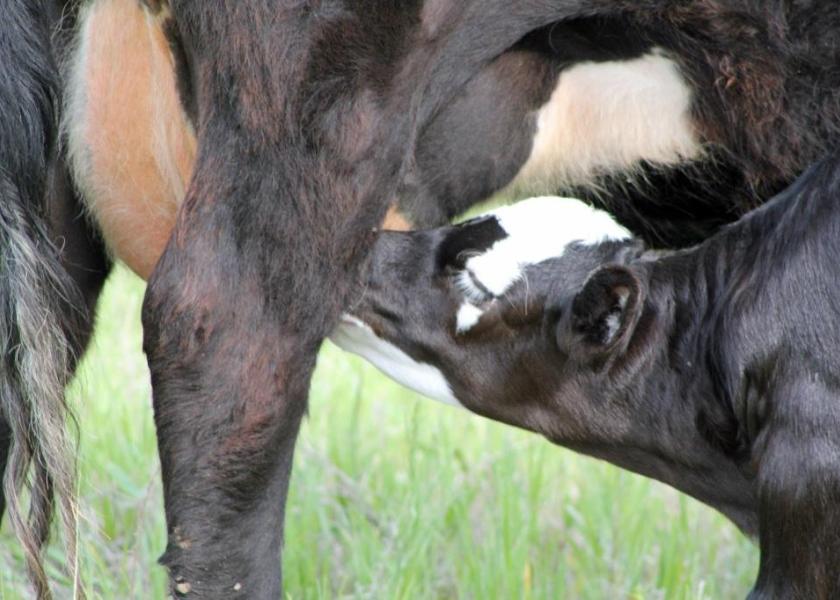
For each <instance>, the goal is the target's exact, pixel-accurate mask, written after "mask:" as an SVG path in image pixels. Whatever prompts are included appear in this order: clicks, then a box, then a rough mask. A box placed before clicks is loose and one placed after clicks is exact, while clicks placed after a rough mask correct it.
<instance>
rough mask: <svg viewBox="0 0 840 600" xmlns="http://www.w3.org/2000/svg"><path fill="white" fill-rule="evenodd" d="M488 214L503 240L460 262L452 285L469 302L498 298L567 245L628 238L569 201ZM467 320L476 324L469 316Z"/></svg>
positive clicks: (547, 200) (605, 216)
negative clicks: (531, 267) (460, 269)
mask: <svg viewBox="0 0 840 600" xmlns="http://www.w3.org/2000/svg"><path fill="white" fill-rule="evenodd" d="M489 214H490V215H493V216H495V217H496V219H497V220H498V223H499V225H500V226H501V228H502V229H504V230H505V232H506V233H507V237H505V238H503V239H501V240H499V241H498V242H496V243H495V244H493V245H492V246H491V247H490V248H489V249H488V250H487V251H486V252H484V253H482V254H479V255H477V256H474V257H472V258H470V259H468V260H467V261H466V263H465V269H464V272H463V273H461V275H460V276H459V278H458V284H459V287H460V288H461V289H462V290H463V291H464V295H465V296H466V298H467V300H468V301H470V302H477V301H479V300H489V299H490V298H491V297H495V296H501V295H502V294H504V293H505V292H506V291H507V290H508V288H510V286H511V285H513V284H514V283H515V282H516V281H518V280H519V279H520V278H521V277H522V273H523V270H524V268H525V267H526V266H528V265H532V264H536V263H539V262H542V261H544V260H548V259H549V258H556V257H560V256H562V255H563V254H564V252H565V251H566V248H568V246H569V245H570V244H574V243H579V244H586V245H594V244H599V243H601V242H605V241H609V240H626V239H630V238H631V237H632V236H631V234H630V232H629V231H627V229H625V228H624V227H622V226H621V225H619V224H618V223H617V222H616V221H615V220H614V219H613V218H612V217H611V216H610V215H609V213H607V212H605V211H602V210H597V209H595V208H592V207H591V206H589V205H587V204H585V203H583V202H581V201H580V200H576V199H574V198H557V197H551V196H543V197H540V198H531V199H529V200H523V201H522V202H518V203H517V204H513V205H511V206H505V207H502V208H499V209H497V210H495V211H492V212H490V213H489ZM469 305H470V304H469V303H466V304H465V305H464V306H469ZM461 310H464V307H462V309H461ZM479 317H480V315H479ZM473 318H474V319H475V322H477V321H478V317H475V316H474V314H473ZM459 331H461V328H460V325H459Z"/></svg>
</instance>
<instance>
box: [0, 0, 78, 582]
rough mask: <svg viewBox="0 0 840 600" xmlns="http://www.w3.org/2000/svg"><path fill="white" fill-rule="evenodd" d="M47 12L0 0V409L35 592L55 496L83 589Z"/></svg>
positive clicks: (7, 482)
mask: <svg viewBox="0 0 840 600" xmlns="http://www.w3.org/2000/svg"><path fill="white" fill-rule="evenodd" d="M48 12H49V11H47V10H45V2H43V0H0V15H2V19H0V65H2V68H0V361H2V362H0V416H2V417H3V418H4V419H5V420H6V421H7V423H8V426H9V427H10V429H11V439H12V441H11V448H10V452H9V458H8V462H7V464H6V469H5V474H4V477H3V492H4V496H5V499H6V504H7V514H8V518H9V521H10V524H11V526H12V528H13V530H14V532H15V534H16V536H17V537H18V539H19V540H20V542H21V544H22V546H23V550H24V553H25V557H26V562H27V566H28V569H29V573H30V577H31V579H32V581H33V584H34V585H35V588H36V592H37V595H38V598H49V597H50V595H51V594H50V588H49V585H48V582H47V577H46V574H45V570H44V566H43V560H42V555H41V549H42V547H43V545H44V543H45V541H46V540H47V537H48V536H49V531H50V523H51V520H52V516H53V511H54V509H55V508H57V512H58V514H59V516H60V524H61V529H62V534H63V538H64V543H65V546H66V554H67V559H68V565H67V566H68V568H69V570H70V572H71V573H72V576H73V580H74V584H75V585H74V596H78V595H80V594H81V591H80V587H79V586H78V581H79V577H78V572H79V569H78V564H77V551H76V529H77V522H78V510H77V504H76V500H75V498H76V454H75V437H74V436H73V435H71V434H70V432H69V427H68V420H70V418H71V415H70V414H69V411H68V408H67V405H66V403H65V397H64V388H65V386H66V384H67V382H68V379H69V377H70V373H71V365H72V362H73V355H72V348H74V347H76V343H75V340H74V338H73V335H74V334H73V332H75V331H79V326H78V323H79V322H80V321H79V319H81V312H80V311H79V310H78V309H77V308H76V307H79V306H81V303H80V302H79V301H78V298H77V296H78V291H77V289H76V287H75V284H74V283H73V281H72V280H71V279H70V278H69V276H68V275H67V273H66V271H65V270H64V268H63V267H62V265H61V263H60V260H59V252H58V250H57V247H56V245H55V244H54V243H53V241H52V240H51V237H50V235H49V232H48V225H47V215H46V210H47V207H46V198H45V195H46V193H47V181H48V174H47V171H48V168H49V163H50V160H51V157H52V156H53V153H55V152H57V145H58V135H59V134H58V119H59V107H60V85H59V74H58V71H57V68H56V61H55V57H54V55H53V51H52V42H51V37H50V36H51V31H50V23H49V22H48V16H47V15H48ZM27 500H28V502H27Z"/></svg>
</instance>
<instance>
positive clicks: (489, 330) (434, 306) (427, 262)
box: [353, 155, 840, 599]
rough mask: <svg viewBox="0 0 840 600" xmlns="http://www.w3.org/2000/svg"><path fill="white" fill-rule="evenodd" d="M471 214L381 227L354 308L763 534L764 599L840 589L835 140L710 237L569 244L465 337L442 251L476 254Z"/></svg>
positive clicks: (479, 402)
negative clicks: (668, 242)
mask: <svg viewBox="0 0 840 600" xmlns="http://www.w3.org/2000/svg"><path fill="white" fill-rule="evenodd" d="M469 229H470V225H467V226H459V227H455V228H444V229H442V230H433V231H428V232H420V233H410V234H383V236H382V237H381V238H380V240H379V241H378V242H377V244H376V246H375V248H374V258H373V263H372V268H371V270H370V280H369V281H368V285H367V286H366V291H365V294H364V295H363V296H362V297H361V298H360V299H359V301H357V302H356V303H354V304H353V314H354V315H355V316H357V317H358V318H360V319H361V320H363V321H364V322H366V323H368V324H369V325H370V326H371V327H372V329H373V330H374V331H376V332H377V335H379V336H380V337H382V338H384V339H385V340H386V341H388V342H390V343H391V344H395V345H397V346H398V347H399V348H401V349H402V350H403V351H404V352H406V353H408V354H409V355H410V356H412V357H414V358H415V360H418V361H421V362H425V363H429V364H431V365H432V366H434V367H436V368H437V369H438V370H440V371H441V372H442V373H443V374H444V376H445V377H446V379H447V381H448V382H449V384H450V386H451V388H452V390H453V392H454V394H455V396H456V397H457V398H458V400H459V401H460V402H462V403H463V404H464V405H465V406H466V407H467V408H468V409H470V410H472V411H474V412H477V413H479V414H482V415H485V416H488V417H490V418H493V419H496V420H500V421H503V422H506V423H510V424H513V425H517V426H519V427H524V428H526V429H529V430H532V431H536V432H538V433H541V434H543V435H545V436H546V437H548V438H549V439H550V440H552V441H554V442H555V443H558V444H562V445H564V446H567V447H569V448H572V449H574V450H577V451H580V452H584V453H586V454H590V455H593V456H596V457H599V458H602V459H605V460H608V461H610V462H612V463H615V464H617V465H619V466H622V467H624V468H627V469H630V470H632V471H635V472H637V473H641V474H643V475H646V476H649V477H653V478H655V479H659V480H661V481H664V482H666V483H669V484H670V485H673V486H674V487H676V488H678V489H680V490H682V491H684V492H686V493H688V494H691V495H692V496H694V497H696V498H698V499H699V500H701V501H703V502H705V503H707V504H709V505H711V506H713V507H715V508H717V509H718V510H720V511H721V512H723V513H724V514H725V515H727V516H728V517H729V518H730V519H732V521H733V522H735V523H736V524H737V525H738V526H739V527H740V528H741V529H742V530H744V531H745V532H746V533H748V534H751V535H755V536H757V537H758V538H759V542H760V545H761V565H760V570H759V575H758V580H757V582H756V584H755V588H754V589H753V591H752V593H751V595H750V597H751V598H755V599H758V598H762V599H765V598H803V599H804V598H834V597H837V596H838V595H840V567H838V565H840V379H838V377H837V375H836V370H837V369H836V362H837V356H838V354H840V302H838V301H837V298H838V297H840V280H838V278H837V277H836V276H835V271H836V262H837V257H838V256H840V156H837V155H835V156H832V157H831V158H830V159H827V160H825V161H823V162H822V163H820V164H819V165H818V166H816V167H814V168H813V169H811V170H809V171H808V172H807V173H806V174H805V175H804V176H803V177H802V178H800V179H799V180H798V181H797V182H796V183H795V184H794V185H793V186H791V187H790V188H789V189H788V190H786V191H785V192H784V193H783V194H781V195H779V196H778V197H776V198H774V199H773V200H771V201H770V202H769V203H768V204H767V205H765V206H763V207H762V208H759V209H757V210H755V211H754V212H752V213H750V214H748V215H747V216H746V217H744V218H743V219H742V220H741V221H739V222H737V223H736V224H734V225H731V226H729V227H727V228H726V229H725V230H723V231H722V232H721V233H720V234H719V235H716V236H714V237H712V238H711V239H709V240H708V241H706V242H704V243H703V244H701V245H700V246H699V247H697V248H695V249H692V250H688V251H682V252H666V253H662V252H649V251H644V250H643V249H642V248H640V247H639V246H638V245H637V244H635V243H634V242H632V241H628V242H619V243H615V242H608V243H602V244H597V245H594V246H590V247H584V246H577V247H572V248H570V249H568V250H567V251H566V252H565V253H564V254H563V255H562V256H561V257H559V258H555V259H551V260H548V261H545V262H544V263H541V264H539V265H536V266H532V267H530V268H529V269H528V270H527V272H526V273H525V275H524V278H523V279H524V281H523V282H522V283H520V284H518V286H517V287H514V288H513V289H512V290H511V291H509V292H508V293H506V294H505V295H504V296H503V297H501V298H498V299H495V300H493V301H492V302H491V303H490V304H488V305H487V306H485V307H484V308H485V316H483V317H482V320H481V321H480V322H479V323H478V325H477V326H476V327H475V328H474V329H473V330H471V331H469V332H468V333H465V334H456V333H455V329H454V323H453V322H454V316H455V313H456V311H457V310H458V307H459V306H460V304H461V302H463V297H462V296H461V294H460V292H459V290H458V288H457V286H456V285H455V284H454V282H453V276H452V273H451V272H450V269H449V268H448V267H449V265H441V264H440V261H439V260H438V256H439V249H440V248H441V247H442V246H445V245H453V244H456V245H461V246H462V247H463V248H464V250H465V251H468V250H469V249H468V248H467V247H466V244H458V242H457V240H458V238H461V237H463V238H464V240H463V241H466V240H467V239H468V238H470V237H471V235H470V231H469ZM482 251H483V249H479V248H476V249H475V252H476V253H480V252H482ZM455 268H456V269H457V268H459V267H458V266H457V265H455ZM460 268H463V267H460ZM803 290H808V292H809V293H807V294H803Z"/></svg>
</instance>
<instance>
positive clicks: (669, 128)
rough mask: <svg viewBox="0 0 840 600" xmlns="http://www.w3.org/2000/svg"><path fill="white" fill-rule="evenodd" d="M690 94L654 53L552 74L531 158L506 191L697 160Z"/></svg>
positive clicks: (666, 61)
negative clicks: (553, 83)
mask: <svg viewBox="0 0 840 600" xmlns="http://www.w3.org/2000/svg"><path fill="white" fill-rule="evenodd" d="M691 104H692V90H691V88H690V87H689V85H688V83H687V82H686V80H685V78H684V77H683V76H682V74H681V73H680V71H679V68H678V67H677V65H676V63H674V61H673V60H671V59H670V58H668V56H666V55H665V53H664V52H663V51H661V50H654V51H653V52H651V53H649V54H646V55H645V56H642V57H639V58H636V59H633V60H622V61H609V62H600V63H596V62H585V63H580V64H577V65H574V66H572V67H570V68H568V69H566V70H565V71H563V73H562V74H561V75H560V79H559V81H558V83H557V87H556V88H555V90H554V92H553V94H552V96H551V99H550V100H549V102H548V103H547V104H546V105H545V106H543V107H542V108H541V109H540V111H539V113H538V115H537V134H536V136H535V138H534V144H533V148H532V151H531V156H530V157H529V159H528V161H527V162H526V164H525V166H524V167H523V168H522V170H521V171H520V173H519V175H518V176H517V178H516V181H515V182H514V184H513V185H514V187H518V188H522V189H526V190H531V191H536V190H543V189H554V190H557V189H559V187H561V186H563V185H585V184H588V183H590V182H591V181H592V180H593V179H594V178H595V177H596V176H598V175H601V174H615V173H626V172H632V170H633V169H634V168H636V167H637V165H638V164H639V163H640V162H641V161H647V162H650V163H653V164H657V165H674V164H678V163H681V162H686V161H688V160H692V159H696V158H698V157H699V156H700V155H701V153H702V146H701V143H700V141H699V136H698V134H697V131H696V128H695V126H694V123H693V120H692V116H691Z"/></svg>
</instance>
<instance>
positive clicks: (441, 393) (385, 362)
mask: <svg viewBox="0 0 840 600" xmlns="http://www.w3.org/2000/svg"><path fill="white" fill-rule="evenodd" d="M330 340H331V341H332V342H333V343H334V344H335V345H336V346H338V347H339V348H341V349H342V350H345V351H347V352H352V353H353V354H358V355H359V356H361V357H362V358H364V359H365V360H366V361H368V362H369V363H371V364H372V365H373V366H375V367H376V368H377V369H379V370H380V371H382V372H383V373H384V374H385V375H387V376H388V377H390V378H391V379H393V380H394V381H396V382H397V383H399V384H401V385H404V386H405V387H407V388H409V389H411V390H414V391H415V392H417V393H418V394H422V395H423V396H426V397H427V398H431V399H432V400H437V401H439V402H443V403H444V404H449V405H450V406H458V407H463V405H462V404H461V403H460V402H458V399H457V398H456V397H455V395H454V394H453V393H452V388H450V387H449V383H448V382H447V381H446V378H445V377H444V376H443V373H441V372H440V371H439V370H437V369H436V368H435V367H433V366H432V365H429V364H426V363H421V362H417V361H416V360H414V359H413V358H411V357H410V356H409V355H408V354H406V353H405V352H403V351H402V350H400V349H399V348H398V347H396V346H394V345H393V344H391V343H389V342H387V341H385V340H383V339H382V338H380V337H379V336H377V335H376V333H374V331H373V329H371V328H370V327H369V326H368V325H367V324H366V323H365V322H363V321H361V320H360V319H358V318H356V317H354V316H352V315H346V314H345V315H343V316H342V317H341V323H340V324H339V326H338V327H336V329H335V330H334V331H333V332H332V334H331V335H330Z"/></svg>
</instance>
